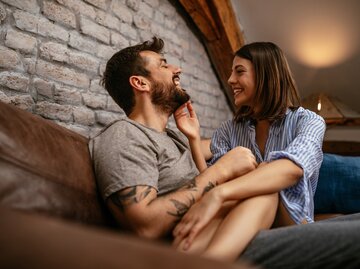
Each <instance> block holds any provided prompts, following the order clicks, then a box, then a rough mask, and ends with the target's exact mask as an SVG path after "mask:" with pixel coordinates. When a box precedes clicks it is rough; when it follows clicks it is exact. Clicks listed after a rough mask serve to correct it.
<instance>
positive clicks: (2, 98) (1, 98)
mask: <svg viewBox="0 0 360 269" xmlns="http://www.w3.org/2000/svg"><path fill="white" fill-rule="evenodd" d="M1 88H2V87H0V101H2V102H3V103H6V104H9V103H10V99H9V97H8V96H7V95H6V94H5V93H3V92H2V91H1V90H2V89H1Z"/></svg>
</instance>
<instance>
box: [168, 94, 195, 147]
mask: <svg viewBox="0 0 360 269" xmlns="http://www.w3.org/2000/svg"><path fill="white" fill-rule="evenodd" d="M186 109H187V110H188V111H186ZM174 118H175V122H176V126H177V128H178V129H179V130H180V131H181V132H182V133H183V134H184V135H185V136H186V137H187V138H188V139H189V140H194V139H199V138H200V124H199V120H198V118H197V116H196V113H195V110H194V108H193V106H192V105H191V102H190V101H189V102H186V103H185V104H183V105H182V106H180V107H179V108H178V109H177V110H176V111H175V113H174Z"/></svg>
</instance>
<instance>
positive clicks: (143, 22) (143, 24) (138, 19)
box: [134, 13, 151, 30]
mask: <svg viewBox="0 0 360 269" xmlns="http://www.w3.org/2000/svg"><path fill="white" fill-rule="evenodd" d="M134 24H135V26H136V27H137V28H139V29H143V30H148V29H150V26H151V21H150V19H149V17H147V16H146V15H145V14H143V13H139V14H137V15H136V16H135V17H134Z"/></svg>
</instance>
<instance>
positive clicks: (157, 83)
mask: <svg viewBox="0 0 360 269" xmlns="http://www.w3.org/2000/svg"><path fill="white" fill-rule="evenodd" d="M140 55H141V56H142V57H144V58H146V69H147V70H149V71H150V78H149V80H150V82H151V101H152V103H153V104H154V105H155V106H157V107H158V108H160V109H161V110H162V111H164V112H166V113H169V114H172V113H174V112H175V110H176V109H177V108H178V107H179V106H181V105H182V104H184V103H186V102H187V101H189V99H190V96H189V95H188V94H187V93H186V92H185V90H184V89H182V88H181V86H180V77H179V75H180V73H181V69H180V68H179V67H178V66H175V65H170V64H168V63H167V62H166V60H165V59H164V58H163V57H162V56H161V55H160V54H158V53H155V52H152V51H143V52H141V53H140Z"/></svg>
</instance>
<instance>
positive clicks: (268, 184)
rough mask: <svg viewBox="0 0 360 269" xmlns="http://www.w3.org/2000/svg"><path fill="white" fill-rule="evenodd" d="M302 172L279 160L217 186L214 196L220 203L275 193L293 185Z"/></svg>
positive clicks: (298, 168) (293, 164) (296, 167)
mask: <svg viewBox="0 0 360 269" xmlns="http://www.w3.org/2000/svg"><path fill="white" fill-rule="evenodd" d="M302 176H303V170H302V168H300V167H299V166H298V165H296V164H295V163H294V162H292V161H290V160H288V159H279V160H276V161H273V162H270V163H267V164H266V165H260V166H259V167H258V168H257V169H255V170H253V171H251V172H249V173H247V174H245V175H243V176H241V177H238V178H236V179H234V180H231V181H228V182H226V183H224V184H222V185H219V186H217V187H216V188H215V189H214V190H213V194H212V195H214V196H218V199H220V201H222V202H224V201H228V200H242V199H246V198H249V197H252V196H257V195H263V194H270V193H276V192H279V191H281V190H283V189H286V188H288V187H291V186H293V185H295V184H296V183H297V182H298V181H299V180H300V178H301V177H302Z"/></svg>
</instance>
